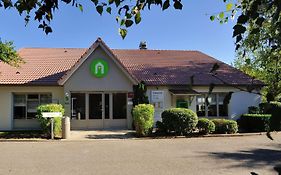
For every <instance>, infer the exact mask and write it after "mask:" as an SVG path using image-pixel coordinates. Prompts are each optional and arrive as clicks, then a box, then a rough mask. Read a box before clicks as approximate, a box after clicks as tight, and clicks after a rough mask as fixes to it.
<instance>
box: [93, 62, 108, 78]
mask: <svg viewBox="0 0 281 175" xmlns="http://www.w3.org/2000/svg"><path fill="white" fill-rule="evenodd" d="M90 71H91V74H92V75H94V76H95V77H97V78H103V77H105V76H106V75H107V72H108V64H107V62H106V61H104V60H102V59H95V60H93V61H92V63H91V65H90Z"/></svg>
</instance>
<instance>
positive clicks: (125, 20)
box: [0, 0, 281, 60]
mask: <svg viewBox="0 0 281 175" xmlns="http://www.w3.org/2000/svg"><path fill="white" fill-rule="evenodd" d="M91 2H92V3H93V6H94V7H95V9H96V11H97V13H99V14H100V15H102V14H103V13H109V14H111V13H112V10H116V12H117V14H118V16H117V17H116V21H117V22H118V23H119V25H120V28H119V34H120V35H121V37H122V38H125V37H126V35H127V28H129V27H131V26H132V25H134V24H139V23H140V22H141V20H142V17H141V13H142V11H143V10H144V9H149V10H150V9H151V6H157V7H159V8H161V9H162V10H166V9H168V8H173V9H176V10H181V9H182V8H183V2H182V1H181V0H134V1H131V0H91ZM222 2H225V3H226V11H224V12H221V13H219V14H218V15H216V16H211V17H210V19H211V20H214V19H215V18H216V17H217V18H218V19H219V20H220V22H222V23H223V22H226V21H227V20H228V19H229V16H231V17H233V16H234V15H235V14H236V13H237V12H238V13H239V14H240V15H239V17H238V19H237V24H236V25H235V26H234V27H233V37H234V38H235V40H236V49H237V50H238V49H241V48H244V49H245V48H246V47H245V44H244V42H245V41H246V38H248V36H249V37H255V38H258V39H259V40H253V41H254V42H252V43H250V45H249V46H247V49H245V52H248V51H250V52H254V51H255V50H258V49H259V48H260V46H267V48H268V49H270V50H272V51H275V52H276V53H277V51H278V50H279V51H280V45H279V43H280V35H281V32H280V30H281V19H280V13H281V1H280V0H222ZM185 3H187V2H185ZM64 4H65V5H72V6H74V7H77V8H78V9H80V10H81V11H83V1H81V0H80V1H79V0H14V1H13V0H0V8H1V7H2V8H4V9H11V8H15V9H16V10H17V11H18V12H19V15H21V16H23V17H24V20H25V21H26V23H28V22H29V21H30V20H31V19H32V20H36V21H38V22H39V24H38V28H41V29H42V30H43V31H44V32H45V33H46V34H48V33H50V32H52V28H51V23H50V22H51V21H52V19H53V18H54V16H53V14H54V11H55V10H58V9H59V7H60V6H61V5H64ZM267 25H268V28H269V29H270V30H272V31H275V33H274V35H264V32H263V30H261V29H262V28H264V27H265V26H267ZM263 41H264V42H263ZM1 44H4V45H5V43H1ZM6 46H9V44H6ZM10 46H11V45H10ZM10 48H11V47H10ZM0 60H5V59H4V58H3V57H1V58H0Z"/></svg>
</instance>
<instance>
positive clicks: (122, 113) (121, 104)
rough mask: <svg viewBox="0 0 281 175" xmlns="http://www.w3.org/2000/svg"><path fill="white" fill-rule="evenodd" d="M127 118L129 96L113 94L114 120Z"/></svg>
mask: <svg viewBox="0 0 281 175" xmlns="http://www.w3.org/2000/svg"><path fill="white" fill-rule="evenodd" d="M126 118H127V94H126V93H114V94H113V119H126Z"/></svg>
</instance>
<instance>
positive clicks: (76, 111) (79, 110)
mask: <svg viewBox="0 0 281 175" xmlns="http://www.w3.org/2000/svg"><path fill="white" fill-rule="evenodd" d="M85 99H86V96H85V94H83V93H72V94H71V103H72V104H71V107H72V109H71V118H75V119H81V120H85V119H86V115H85V111H86V110H85V108H86V105H85Z"/></svg>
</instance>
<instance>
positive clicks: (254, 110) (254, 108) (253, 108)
mask: <svg viewBox="0 0 281 175" xmlns="http://www.w3.org/2000/svg"><path fill="white" fill-rule="evenodd" d="M259 112H260V109H259V107H257V106H249V107H248V113H249V114H258V113H259Z"/></svg>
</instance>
